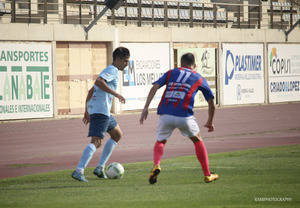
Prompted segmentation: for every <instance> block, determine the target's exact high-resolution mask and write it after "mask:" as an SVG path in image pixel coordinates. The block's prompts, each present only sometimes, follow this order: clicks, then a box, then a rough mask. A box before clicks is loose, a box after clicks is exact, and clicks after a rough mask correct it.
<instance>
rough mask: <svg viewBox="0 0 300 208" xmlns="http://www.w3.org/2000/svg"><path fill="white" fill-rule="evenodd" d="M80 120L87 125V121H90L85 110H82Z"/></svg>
mask: <svg viewBox="0 0 300 208" xmlns="http://www.w3.org/2000/svg"><path fill="white" fill-rule="evenodd" d="M82 122H83V123H84V124H85V125H87V124H88V123H90V114H89V113H88V112H87V111H85V112H84V116H83V118H82Z"/></svg>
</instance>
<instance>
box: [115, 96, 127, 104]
mask: <svg viewBox="0 0 300 208" xmlns="http://www.w3.org/2000/svg"><path fill="white" fill-rule="evenodd" d="M116 97H117V98H118V99H119V101H120V103H123V104H124V103H125V101H126V99H125V98H124V97H123V96H122V95H120V94H117V96H116Z"/></svg>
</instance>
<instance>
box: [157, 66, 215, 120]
mask: <svg viewBox="0 0 300 208" xmlns="http://www.w3.org/2000/svg"><path fill="white" fill-rule="evenodd" d="M152 84H159V85H160V86H161V87H162V86H164V85H166V89H165V92H164V94H163V96H162V98H161V101H160V103H159V106H158V108H157V114H169V115H174V116H180V117H188V116H191V115H193V114H194V112H193V107H194V98H195V95H196V93H197V92H198V90H200V91H202V93H203V95H204V97H205V99H206V100H207V101H208V100H210V99H213V98H214V95H213V93H212V91H211V89H210V87H209V86H208V83H207V81H206V79H205V78H204V77H202V76H201V75H200V74H199V73H197V72H195V71H193V70H191V69H188V68H175V69H173V70H169V71H168V72H166V73H165V74H164V75H163V76H162V77H160V78H159V79H158V80H157V81H155V82H153V83H152Z"/></svg>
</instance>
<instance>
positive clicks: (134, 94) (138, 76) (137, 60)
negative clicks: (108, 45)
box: [120, 43, 170, 110]
mask: <svg viewBox="0 0 300 208" xmlns="http://www.w3.org/2000/svg"><path fill="white" fill-rule="evenodd" d="M120 45H121V46H123V47H126V48H128V49H129V50H130V61H129V66H128V67H126V68H125V70H124V71H123V76H122V88H121V94H122V95H123V96H124V97H125V99H126V103H125V104H124V105H122V110H137V109H143V108H144V105H145V102H146V99H147V95H148V93H149V91H150V89H151V87H152V82H154V81H156V80H157V79H158V78H159V77H160V76H161V75H163V73H165V72H167V71H168V70H170V46H169V43H121V44H120ZM163 91H164V89H163V88H161V89H160V90H158V92H157V93H156V95H155V97H154V98H153V100H152V102H151V105H150V108H156V107H157V106H158V104H159V102H160V99H161V96H162V94H163Z"/></svg>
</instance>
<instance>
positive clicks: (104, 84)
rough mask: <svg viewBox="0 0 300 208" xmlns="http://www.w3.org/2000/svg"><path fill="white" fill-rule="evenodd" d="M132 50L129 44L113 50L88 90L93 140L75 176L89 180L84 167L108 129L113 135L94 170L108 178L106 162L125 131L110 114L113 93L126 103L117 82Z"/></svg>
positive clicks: (86, 120) (85, 120) (88, 119)
mask: <svg viewBox="0 0 300 208" xmlns="http://www.w3.org/2000/svg"><path fill="white" fill-rule="evenodd" d="M129 57H130V52H129V50H128V49H127V48H124V47H119V48H117V49H115V50H114V52H113V63H112V64H111V65H109V66H108V67H107V68H105V69H104V70H103V71H102V72H101V73H100V75H99V77H98V78H97V79H96V81H95V84H94V86H93V87H92V88H91V89H90V90H89V92H88V95H87V98H86V110H85V113H84V117H83V119H82V121H83V123H85V124H88V123H90V126H89V134H88V136H89V137H91V143H89V144H88V145H87V146H86V148H85V149H84V151H83V153H82V156H81V158H80V161H79V163H78V166H77V168H76V170H75V171H74V172H73V173H72V178H74V179H76V180H78V181H83V182H88V181H87V179H86V178H85V177H84V169H85V168H86V166H87V165H88V163H89V161H90V160H91V159H92V157H93V154H94V153H95V151H96V149H97V148H99V147H100V146H101V141H102V139H103V138H104V135H105V133H106V132H108V134H109V135H110V137H111V138H110V139H108V140H107V142H106V144H105V146H104V148H103V152H102V155H101V158H100V161H99V163H98V166H97V167H96V168H95V170H94V172H93V173H94V174H95V175H96V176H98V177H99V178H107V176H106V175H105V172H104V168H105V163H106V162H107V161H108V159H109V157H110V155H111V153H112V151H113V150H114V148H115V146H116V145H117V143H118V141H119V140H120V139H121V137H122V131H121V129H120V126H119V125H118V124H117V122H116V120H115V118H114V117H113V116H112V115H111V114H110V109H111V105H112V100H113V97H116V98H118V99H119V101H120V102H121V103H125V98H124V97H123V96H122V95H120V94H118V93H117V92H116V89H117V85H118V79H119V76H118V74H119V73H118V70H120V71H123V70H124V69H125V67H126V66H127V65H128V62H129Z"/></svg>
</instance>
